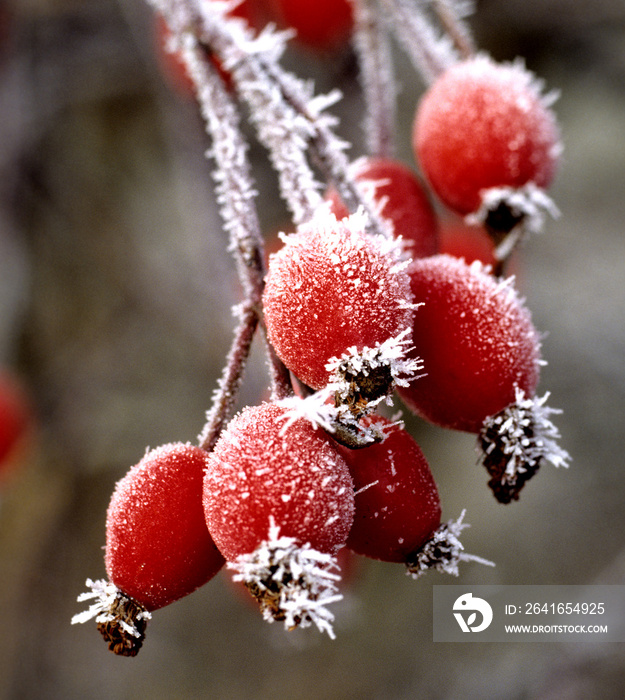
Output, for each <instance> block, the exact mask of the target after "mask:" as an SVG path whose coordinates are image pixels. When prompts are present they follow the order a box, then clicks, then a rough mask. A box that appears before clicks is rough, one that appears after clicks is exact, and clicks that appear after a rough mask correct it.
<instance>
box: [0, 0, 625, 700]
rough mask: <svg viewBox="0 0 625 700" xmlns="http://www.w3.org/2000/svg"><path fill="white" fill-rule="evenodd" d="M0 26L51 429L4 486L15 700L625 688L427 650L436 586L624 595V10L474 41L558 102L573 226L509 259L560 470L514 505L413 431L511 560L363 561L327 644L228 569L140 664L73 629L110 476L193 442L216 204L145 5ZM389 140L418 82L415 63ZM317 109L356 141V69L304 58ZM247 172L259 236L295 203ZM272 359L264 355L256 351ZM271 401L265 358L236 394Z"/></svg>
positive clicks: (207, 382)
mask: <svg viewBox="0 0 625 700" xmlns="http://www.w3.org/2000/svg"><path fill="white" fill-rule="evenodd" d="M4 6H5V7H6V8H8V9H9V10H10V11H11V13H12V14H13V24H12V25H11V27H10V30H9V31H6V30H0V35H1V38H0V42H1V45H0V366H10V367H13V368H14V369H15V370H16V371H18V372H19V373H20V374H21V376H22V377H23V378H24V380H25V382H26V383H27V386H28V387H29V390H30V391H31V395H32V397H33V401H34V404H35V406H36V411H37V420H38V431H37V435H36V438H35V439H34V440H33V442H32V444H31V445H30V448H29V450H28V451H27V454H26V455H25V456H24V464H22V465H21V469H19V470H17V471H16V473H15V474H14V475H13V478H12V479H11V480H10V481H9V482H7V483H6V484H3V485H2V491H1V492H0V698H2V700H4V699H5V698H6V699H7V700H8V699H10V700H17V699H24V700H31V699H32V700H35V699H37V700H39V699H41V700H60V699H64V700H74V699H76V700H78V699H89V700H91V699H93V700H99V699H100V698H102V699H104V698H106V699H110V698H115V699H117V698H119V699H126V698H128V699H130V698H133V699H135V698H151V699H152V698H153V699H156V698H181V699H187V698H215V699H219V700H221V699H222V698H223V699H226V698H227V699H230V698H241V699H245V698H254V699H261V700H262V699H265V698H276V697H285V698H293V699H297V700H308V699H312V698H336V699H339V698H346V699H347V698H375V699H383V698H384V699H386V698H388V699H393V700H395V699H397V700H399V699H402V698H427V699H440V700H456V699H460V698H462V699H463V700H473V699H475V700H478V699H479V700H490V699H493V700H495V699H498V698H507V699H510V700H517V699H519V700H520V699H524V698H532V699H534V698H536V699H540V700H578V699H580V700H581V699H582V698H602V699H611V698H615V699H616V698H622V697H625V648H624V645H623V644H592V645H587V644H584V643H574V644H568V645H562V644H538V643H525V644H498V645H494V644H456V645H452V644H434V643H433V642H432V622H431V613H432V603H431V599H432V586H433V585H435V584H442V583H459V582H460V583H469V584H486V583H501V584H513V583H514V584H593V583H605V584H622V583H625V512H624V511H625V476H624V469H625V457H624V455H625V437H624V434H625V420H624V418H625V408H624V404H625V321H624V320H623V298H624V291H625V282H624V279H625V242H624V240H623V236H624V233H625V230H624V229H625V227H624V223H623V222H624V221H625V3H623V2H622V0H593V2H591V3H589V2H584V1H582V0H532V1H528V0H482V1H481V2H478V3H477V13H476V14H475V16H474V17H473V19H472V22H471V25H472V27H473V29H474V31H475V34H476V37H477V41H478V43H479V45H480V47H482V48H484V49H485V50H488V51H490V52H492V54H493V55H494V56H495V57H496V58H497V59H502V60H503V59H511V58H514V57H515V56H517V55H522V56H524V57H525V58H526V61H527V64H528V66H529V67H530V68H531V69H533V70H534V71H536V72H537V73H538V74H539V75H540V76H542V77H543V78H544V79H545V80H546V82H547V84H548V86H549V87H551V88H557V89H559V90H561V93H562V94H561V98H560V100H559V101H558V103H557V105H556V109H557V113H558V116H559V119H560V122H561V126H562V131H563V138H564V146H565V153H564V158H563V163H562V167H561V171H560V174H559V176H558V179H557V181H556V183H555V186H554V188H553V190H552V194H553V197H554V199H555V201H556V203H557V204H558V206H559V207H560V209H561V211H562V216H561V218H560V219H558V220H557V221H550V222H549V223H548V225H547V230H546V232H545V234H544V235H542V236H539V237H535V238H534V239H532V240H531V241H529V242H528V243H527V244H526V245H525V246H524V248H523V249H522V251H520V255H519V260H518V262H517V269H518V273H519V274H518V277H519V286H520V288H521V290H522V293H523V294H524V295H525V296H526V297H527V302H528V305H529V307H530V308H531V310H532V312H533V318H534V321H535V323H536V325H537V327H538V328H539V329H540V330H541V331H543V332H545V333H546V337H545V340H544V344H543V350H544V356H545V358H546V359H547V360H548V362H549V364H548V366H547V367H545V368H544V371H543V373H542V379H541V386H540V391H541V393H542V392H543V391H546V390H549V391H551V392H552V396H551V399H550V404H551V405H553V406H556V407H560V408H562V409H563V410H564V413H563V415H562V416H558V417H556V422H557V425H558V426H559V427H560V429H561V432H562V445H563V446H564V447H565V448H566V449H567V450H568V451H569V452H570V453H571V455H572V458H573V460H572V465H571V468H570V469H569V470H568V471H563V470H560V471H558V470H555V469H554V468H553V467H551V466H550V465H546V466H545V467H543V468H542V469H541V470H540V471H539V473H538V474H537V476H536V477H535V478H534V480H533V481H531V482H530V483H529V484H528V486H527V487H526V489H525V491H524V492H523V493H522V496H521V500H520V502H519V503H515V504H512V505H510V506H501V505H499V504H497V503H496V502H495V500H494V499H493V498H492V496H491V494H490V492H489V491H488V489H487V488H486V485H485V484H486V475H485V473H483V470H482V468H481V467H479V466H477V465H476V454H475V452H474V438H473V436H471V435H464V434H457V433H449V432H446V431H443V430H438V429H434V428H431V427H428V426H426V425H424V424H422V423H420V422H418V421H416V420H412V421H411V423H410V427H411V429H412V430H413V433H414V434H415V436H416V437H417V439H418V440H419V441H420V443H421V444H422V447H423V449H424V451H425V453H426V455H427V456H428V459H429V460H430V463H431V466H432V470H433V472H434V474H435V477H436V479H437V481H438V483H439V487H440V492H441V497H442V501H443V508H444V518H445V519H448V518H455V517H457V516H458V514H459V513H460V511H461V510H462V509H463V508H466V509H467V520H468V521H469V522H470V523H471V524H472V527H471V529H470V530H467V531H466V532H465V537H464V541H465V546H466V548H467V550H468V551H470V552H473V553H476V554H479V555H481V556H484V557H486V558H489V559H492V560H494V561H495V562H496V563H497V566H496V568H494V569H490V568H485V567H481V566H479V565H477V564H467V565H465V566H463V567H462V570H461V576H460V578H459V579H457V580H456V579H446V578H444V577H443V576H441V575H439V574H437V573H434V572H432V573H430V574H429V575H428V576H426V577H424V578H423V579H422V580H419V581H417V582H415V581H413V580H411V579H409V578H408V577H407V576H405V575H404V572H403V569H402V567H400V566H394V565H384V564H380V563H377V562H367V561H364V560H358V561H357V562H356V570H355V571H354V574H353V576H352V577H351V578H350V580H349V582H348V586H347V588H346V590H345V594H346V597H345V600H344V601H343V602H342V603H341V604H339V605H338V606H337V607H336V613H337V623H336V633H337V639H336V640H335V641H331V640H329V639H328V638H327V637H325V636H324V637H321V636H320V635H319V634H318V633H317V632H315V631H311V630H303V631H302V630H299V631H295V632H293V633H286V632H285V631H284V630H283V629H282V628H281V627H279V626H278V625H268V624H266V623H264V622H263V621H262V619H261V618H260V615H259V614H258V612H257V611H256V610H255V609H254V608H253V607H252V606H251V605H248V603H247V601H246V600H245V599H244V598H243V597H242V595H241V594H240V591H239V590H237V589H235V588H234V587H233V586H232V584H231V583H230V582H229V581H228V577H227V575H225V574H223V573H221V574H220V575H219V576H218V577H217V578H216V579H214V580H213V581H211V582H210V583H209V584H208V585H207V586H205V587H204V588H203V589H201V590H200V591H198V592H196V593H195V594H194V595H192V596H189V597H188V598H186V599H184V600H182V601H179V602H178V603H175V604H174V605H172V606H170V607H169V608H167V609H164V610H162V611H159V612H158V613H156V614H155V615H154V619H153V620H152V622H151V623H150V625H149V627H148V636H147V641H146V643H145V646H144V648H143V649H142V651H141V652H140V654H139V656H138V657H137V658H135V659H124V658H116V657H115V656H113V655H112V654H111V653H109V652H108V651H107V650H106V648H105V645H104V643H103V642H102V641H101V639H100V636H99V635H98V633H97V632H96V630H95V627H94V625H84V626H80V627H76V626H74V627H72V626H70V624H69V620H70V618H71V616H72V615H73V614H75V613H76V612H78V611H80V609H81V605H80V604H78V603H76V596H77V595H78V594H79V593H80V592H81V591H82V590H83V588H84V580H85V578H86V577H88V576H90V577H94V578H96V577H101V576H103V575H104V567H103V561H102V545H103V543H104V518H105V512H106V507H107V504H108V499H109V497H110V494H111V491H112V489H113V486H114V483H115V481H116V480H117V479H118V478H120V477H121V476H122V475H123V474H124V472H125V471H126V470H127V468H128V467H129V466H130V465H132V464H134V463H136V462H137V461H138V460H139V459H140V457H141V456H142V455H143V453H144V450H145V447H146V445H149V446H156V445H157V444H160V443H163V442H169V441H174V440H195V438H196V435H197V434H198V432H199V431H200V429H201V427H202V423H203V418H204V412H205V410H206V409H207V408H208V406H209V403H210V397H211V393H212V391H213V389H214V388H215V385H216V380H217V378H218V376H219V373H220V371H221V366H222V362H223V357H224V354H225V352H226V350H227V348H228V345H229V341H230V336H231V332H232V328H233V324H234V321H233V318H232V315H231V306H232V305H233V304H235V303H236V302H237V301H238V300H239V299H240V291H239V287H238V283H237V280H236V276H235V272H234V265H233V263H232V262H231V260H230V258H229V256H228V254H227V253H226V252H225V243H226V238H225V234H224V232H223V231H222V228H221V224H220V221H219V217H218V215H217V213H216V211H215V204H214V200H213V196H212V184H211V179H210V165H209V163H208V162H207V161H206V160H205V159H204V157H203V152H204V150H205V148H206V147H207V145H208V142H207V139H206V137H205V136H204V133H203V128H202V124H201V121H200V119H199V117H198V114H197V110H196V108H195V105H194V104H193V102H192V101H190V100H185V99H184V98H181V97H179V96H178V95H177V94H176V93H175V92H173V91H172V90H171V89H170V88H169V86H168V85H167V84H166V83H165V81H164V80H163V77H162V75H161V73H160V71H159V66H158V63H157V60H156V59H155V53H154V40H153V36H152V18H151V15H150V12H149V10H148V8H147V7H145V6H144V5H143V4H142V3H141V2H140V1H139V0H118V1H117V2H116V1H115V0H13V1H12V2H9V3H8V4H7V3H6V1H5V3H4ZM397 58H398V66H399V67H398V77H399V82H400V88H401V91H400V93H399V114H398V125H397V144H398V152H399V154H400V157H402V158H404V159H405V160H406V161H407V162H410V160H411V156H410V151H409V139H410V125H411V121H412V116H413V113H414V107H415V104H416V101H417V99H418V96H419V94H420V92H421V91H422V89H423V84H422V83H421V81H420V80H419V78H418V77H417V76H416V75H415V73H414V72H413V70H412V68H411V67H410V66H409V65H408V64H407V63H406V61H405V60H404V58H403V57H402V54H400V53H399V52H398V54H397ZM288 60H289V61H290V62H291V64H293V65H295V66H297V68H298V70H299V71H302V70H304V71H307V72H308V74H310V75H311V76H313V77H314V78H315V80H316V82H317V86H318V90H326V89H328V88H329V87H330V86H334V85H338V86H339V87H340V88H341V89H342V90H343V91H344V94H345V99H344V101H343V102H342V103H341V104H340V105H339V106H338V107H337V109H336V111H337V112H338V113H339V114H340V116H341V120H342V121H341V127H340V132H341V134H342V135H344V136H345V137H346V138H348V139H349V140H350V141H352V142H353V143H354V149H353V151H352V155H354V156H356V155H358V154H359V153H360V152H361V149H362V148H363V138H362V127H361V124H360V121H359V115H360V114H361V113H362V102H361V98H360V96H359V90H358V85H357V78H356V75H355V71H354V64H353V61H352V60H350V58H349V56H345V57H343V58H341V59H338V60H337V59H336V58H334V59H332V60H321V59H316V58H313V57H311V56H310V55H302V54H299V53H297V52H294V54H293V55H291V56H290V57H289V59H288ZM251 156H252V158H253V160H254V164H255V168H256V174H257V177H258V180H259V188H260V190H261V194H260V197H261V201H262V202H263V204H262V206H261V213H262V218H263V227H264V229H265V230H266V232H267V234H268V235H272V234H273V232H275V230H276V229H278V228H280V227H282V226H284V218H285V214H284V210H283V208H282V205H281V204H280V202H279V201H278V199H277V196H276V195H275V181H274V179H273V176H272V175H271V173H269V172H268V171H267V169H266V165H265V154H264V151H263V150H262V149H261V148H260V147H258V146H256V145H253V147H252V151H251ZM259 345H260V344H259ZM266 385H267V378H266V369H265V362H264V358H263V355H262V348H258V351H257V352H255V354H254V357H253V358H252V361H251V363H250V366H249V369H248V372H247V374H246V380H245V386H244V391H243V393H242V395H241V400H240V403H241V404H243V403H250V402H257V401H259V400H261V399H262V398H263V397H264V396H265V392H266Z"/></svg>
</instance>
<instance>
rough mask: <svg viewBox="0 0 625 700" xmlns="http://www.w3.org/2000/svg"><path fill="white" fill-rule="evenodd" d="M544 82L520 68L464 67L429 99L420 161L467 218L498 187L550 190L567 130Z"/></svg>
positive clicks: (420, 123)
mask: <svg viewBox="0 0 625 700" xmlns="http://www.w3.org/2000/svg"><path fill="white" fill-rule="evenodd" d="M541 89H542V86H541V84H540V82H539V81H538V80H537V79H536V78H535V77H534V76H533V74H531V73H530V72H529V71H527V70H526V69H525V68H524V67H523V66H522V65H521V64H520V63H512V64H498V63H495V62H494V61H492V60H491V59H490V58H488V57H486V56H482V55H480V56H477V57H475V58H472V59H468V60H466V61H462V62H460V63H458V64H456V65H455V66H453V67H452V68H450V69H449V70H447V71H446V72H445V73H443V74H442V75H441V76H440V77H439V78H438V80H436V81H435V82H434V84H433V85H432V86H431V87H430V88H429V90H428V91H427V92H426V93H425V95H424V96H423V98H422V100H421V102H420V105H419V108H418V111H417V115H416V119H415V123H414V128H413V146H414V150H415V154H416V156H417V159H418V161H419V163H420V165H421V167H422V168H423V171H424V173H425V175H426V177H427V179H428V181H429V182H430V184H431V185H432V187H433V189H434V190H435V192H436V193H437V194H438V196H439V197H440V198H441V199H442V201H443V202H444V203H445V204H447V205H448V206H449V207H450V208H452V209H453V210H455V211H457V212H459V213H460V214H463V215H464V214H469V213H472V212H476V211H477V210H478V209H479V208H480V206H481V204H482V199H483V196H484V192H485V191H486V190H488V189H490V188H513V189H516V188H522V187H524V186H526V185H528V184H531V185H533V186H535V187H537V188H541V189H545V188H547V187H548V186H549V185H550V183H551V181H552V179H553V177H554V174H555V171H556V166H557V162H558V157H559V153H560V143H559V132H558V127H557V124H556V120H555V117H554V114H553V112H552V111H551V109H550V107H549V101H548V99H547V98H546V97H545V96H544V95H542V93H541Z"/></svg>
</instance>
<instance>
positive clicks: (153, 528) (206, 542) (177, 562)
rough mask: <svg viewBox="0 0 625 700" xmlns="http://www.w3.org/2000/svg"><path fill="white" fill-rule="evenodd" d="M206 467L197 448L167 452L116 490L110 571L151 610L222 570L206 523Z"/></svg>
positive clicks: (151, 456) (167, 448) (149, 457)
mask: <svg viewBox="0 0 625 700" xmlns="http://www.w3.org/2000/svg"><path fill="white" fill-rule="evenodd" d="M206 464H207V453H206V452H205V451H204V450H202V449H200V448H199V447H194V446H192V445H188V444H182V443H175V444H169V445H163V446H161V447H158V448H156V449H155V450H152V451H151V452H148V453H147V454H146V455H145V457H144V458H143V459H142V460H141V461H140V462H139V463H138V464H137V465H136V466H134V467H133V468H132V469H130V471H129V472H128V473H127V474H126V476H124V477H123V478H122V479H121V480H120V481H119V482H118V483H117V485H116V487H115V491H114V492H113V495H112V497H111V502H110V504H109V508H108V511H107V518H106V550H105V564H106V572H107V574H108V576H109V580H110V581H111V582H112V583H114V584H115V585H116V586H117V587H118V588H119V589H120V590H121V591H123V592H124V593H125V594H126V595H128V596H130V597H131V598H133V599H134V600H136V601H137V602H139V603H140V604H141V605H142V606H143V607H145V608H146V609H147V610H155V609H157V608H162V607H163V606H165V605H169V604H170V603H172V602H174V601H175V600H178V599H179V598H182V597H183V596H185V595H187V594H188V593H191V592H192V591H194V590H195V589H196V588H198V587H199V586H201V585H203V584H204V583H206V582H207V581H208V580H209V579H210V578H211V577H212V576H214V575H215V574H216V573H217V571H219V569H220V568H221V567H222V565H223V562H224V560H223V557H222V556H221V554H220V553H219V551H218V550H217V548H216V546H215V544H214V542H213V540H212V539H211V536H210V534H209V532H208V529H207V527H206V521H205V519H204V509H203V507H202V480H203V476H204V469H205V468H206Z"/></svg>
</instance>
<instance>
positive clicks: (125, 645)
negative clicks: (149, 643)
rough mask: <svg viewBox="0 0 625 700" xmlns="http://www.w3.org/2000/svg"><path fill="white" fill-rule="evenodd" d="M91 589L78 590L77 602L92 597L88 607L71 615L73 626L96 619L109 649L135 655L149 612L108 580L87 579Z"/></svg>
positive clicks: (119, 653) (140, 642)
mask: <svg viewBox="0 0 625 700" xmlns="http://www.w3.org/2000/svg"><path fill="white" fill-rule="evenodd" d="M86 586H87V588H90V589H91V590H90V591H87V592H86V593H81V594H80V595H79V596H78V602H79V603H82V602H83V601H85V600H92V599H95V602H94V603H92V604H91V605H90V606H89V609H88V610H85V611H84V612H81V613H78V614H77V615H74V617H72V625H75V624H80V623H84V622H88V621H89V620H91V619H93V618H95V621H96V623H97V625H98V630H99V631H100V633H101V634H102V636H103V637H104V639H105V641H106V642H107V644H108V645H109V649H110V650H111V651H112V652H114V653H115V654H118V655H120V656H136V655H137V653H138V652H139V649H140V648H141V646H142V644H143V641H144V639H145V628H146V625H147V620H149V619H150V618H151V617H152V615H151V614H150V613H149V612H148V611H147V610H145V608H143V607H142V606H141V605H140V604H139V603H137V602H136V601H134V600H132V599H131V598H129V597H128V596H126V595H125V594H124V593H122V591H120V589H119V588H117V586H116V585H115V584H113V583H110V582H109V581H105V580H104V579H99V580H97V581H92V580H91V579H87V581H86Z"/></svg>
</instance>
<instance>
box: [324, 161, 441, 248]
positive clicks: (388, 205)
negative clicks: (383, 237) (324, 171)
mask: <svg viewBox="0 0 625 700" xmlns="http://www.w3.org/2000/svg"><path fill="white" fill-rule="evenodd" d="M352 175H353V177H354V178H355V180H356V181H357V182H360V183H363V184H365V185H366V186H368V187H371V188H372V193H373V199H374V201H375V202H376V203H378V204H379V205H381V206H380V215H381V216H382V217H384V218H385V219H387V220H389V221H390V222H391V224H392V227H393V235H395V236H401V237H402V239H403V240H404V242H405V244H406V248H407V250H408V252H409V253H410V255H412V256H413V257H416V258H421V257H424V256H426V255H434V254H435V253H437V252H438V222H437V219H436V215H435V213H434V209H433V207H432V204H431V202H430V198H429V195H428V194H427V192H426V190H425V188H424V186H423V184H422V182H421V180H420V179H419V177H418V176H417V174H416V173H415V172H414V171H413V170H412V169H411V168H409V167H408V166H406V165H404V164H403V163H401V162H400V161H397V160H394V159H391V158H361V159H359V160H357V161H356V162H355V163H354V165H353V169H352ZM328 199H329V200H330V202H331V204H332V212H333V213H334V214H335V216H336V217H337V219H342V218H344V217H346V216H348V215H349V210H348V209H347V207H346V206H345V205H344V204H343V202H342V201H341V199H340V197H339V195H338V193H337V192H336V191H335V190H332V191H331V192H330V193H329V194H328Z"/></svg>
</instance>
